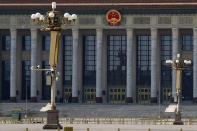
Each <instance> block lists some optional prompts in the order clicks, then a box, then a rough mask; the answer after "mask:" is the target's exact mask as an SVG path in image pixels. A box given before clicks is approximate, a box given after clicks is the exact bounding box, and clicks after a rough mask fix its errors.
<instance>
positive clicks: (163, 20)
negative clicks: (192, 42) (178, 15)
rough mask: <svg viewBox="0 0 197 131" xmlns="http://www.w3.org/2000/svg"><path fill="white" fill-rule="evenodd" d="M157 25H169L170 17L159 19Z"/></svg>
mask: <svg viewBox="0 0 197 131" xmlns="http://www.w3.org/2000/svg"><path fill="white" fill-rule="evenodd" d="M158 24H171V17H159V18H158Z"/></svg>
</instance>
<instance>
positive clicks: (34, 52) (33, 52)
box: [31, 28, 37, 102]
mask: <svg viewBox="0 0 197 131" xmlns="http://www.w3.org/2000/svg"><path fill="white" fill-rule="evenodd" d="M31 66H34V67H36V66H37V29H34V28H32V29H31ZM36 101H37V72H36V71H32V70H31V102H36Z"/></svg>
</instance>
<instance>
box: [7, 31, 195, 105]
mask: <svg viewBox="0 0 197 131" xmlns="http://www.w3.org/2000/svg"><path fill="white" fill-rule="evenodd" d="M10 32H11V33H10V34H11V54H10V57H11V58H10V60H11V69H10V73H11V74H10V77H11V78H10V100H11V101H16V75H17V68H16V56H17V55H16V53H17V52H16V44H17V30H16V29H13V28H12V29H10ZM78 34H79V30H78V29H73V30H72V36H73V72H72V83H73V84H72V101H73V102H78V86H79V81H78V80H79V78H78V77H79V73H78V72H79V71H78V70H79V69H78V65H79V64H78V62H79V60H78V55H79V54H78V48H79V38H78ZM102 41H103V30H102V29H96V101H97V102H99V103H100V102H102V58H103V56H102V54H103V53H102ZM135 52H136V51H135V43H134V42H133V29H127V87H126V89H127V92H126V96H127V99H126V101H127V102H128V103H131V102H133V91H134V89H135V87H136V84H135V83H136V82H135V79H134V78H135V77H136V74H135V70H136V68H135V63H136V62H135ZM177 53H179V50H178V29H177V28H172V58H173V59H174V58H176V55H177ZM158 56H160V55H159V54H158V41H157V29H156V28H152V29H151V101H152V102H156V101H157V89H158V86H159V83H160V79H159V77H158V74H159V73H158V72H159V69H158V68H159V62H158ZM36 65H37V29H31V66H36ZM36 91H37V76H36V72H35V71H31V99H32V101H36ZM172 96H173V97H175V96H176V72H175V71H174V70H173V71H172ZM193 98H194V100H195V101H197V28H194V29H193Z"/></svg>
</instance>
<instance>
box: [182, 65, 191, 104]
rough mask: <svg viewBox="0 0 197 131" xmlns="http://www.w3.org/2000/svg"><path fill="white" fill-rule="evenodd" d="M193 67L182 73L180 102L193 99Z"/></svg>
mask: <svg viewBox="0 0 197 131" xmlns="http://www.w3.org/2000/svg"><path fill="white" fill-rule="evenodd" d="M192 67H193V66H190V67H188V68H185V69H184V70H183V72H182V97H183V99H182V100H192V98H193V69H192Z"/></svg>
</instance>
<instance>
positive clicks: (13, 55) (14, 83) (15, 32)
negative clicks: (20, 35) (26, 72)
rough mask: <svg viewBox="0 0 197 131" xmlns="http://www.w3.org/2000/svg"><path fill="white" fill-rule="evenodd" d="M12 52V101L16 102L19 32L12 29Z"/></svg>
mask: <svg viewBox="0 0 197 131" xmlns="http://www.w3.org/2000/svg"><path fill="white" fill-rule="evenodd" d="M10 34H11V50H10V101H11V102H16V70H17V68H16V44H17V30H16V29H14V28H12V29H10Z"/></svg>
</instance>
